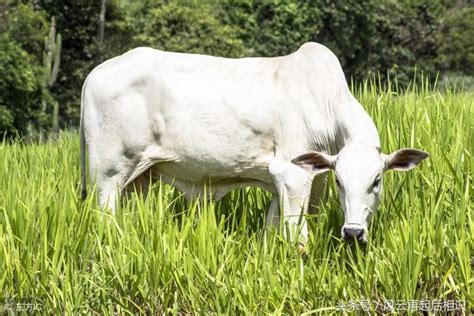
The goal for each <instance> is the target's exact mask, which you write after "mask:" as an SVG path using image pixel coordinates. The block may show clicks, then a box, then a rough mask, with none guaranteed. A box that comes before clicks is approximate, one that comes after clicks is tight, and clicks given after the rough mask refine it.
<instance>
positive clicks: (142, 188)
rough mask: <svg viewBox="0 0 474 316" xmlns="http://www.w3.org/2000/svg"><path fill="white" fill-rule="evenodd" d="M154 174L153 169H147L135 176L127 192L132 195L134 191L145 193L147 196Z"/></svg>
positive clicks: (144, 196)
mask: <svg viewBox="0 0 474 316" xmlns="http://www.w3.org/2000/svg"><path fill="white" fill-rule="evenodd" d="M151 179H152V174H151V170H147V171H145V172H144V173H142V174H140V175H139V176H138V177H136V178H135V180H133V181H132V182H131V183H130V184H129V185H128V186H127V193H128V195H129V196H130V195H131V194H132V193H133V192H136V193H137V194H141V195H143V198H146V196H147V195H148V189H149V187H150V184H151V182H150V181H151Z"/></svg>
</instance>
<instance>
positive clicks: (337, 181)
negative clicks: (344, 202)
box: [336, 178, 341, 187]
mask: <svg viewBox="0 0 474 316" xmlns="http://www.w3.org/2000/svg"><path fill="white" fill-rule="evenodd" d="M336 185H337V186H338V187H341V184H340V183H339V179H337V178H336Z"/></svg>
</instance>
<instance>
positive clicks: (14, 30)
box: [4, 4, 48, 62]
mask: <svg viewBox="0 0 474 316" xmlns="http://www.w3.org/2000/svg"><path fill="white" fill-rule="evenodd" d="M4 14H5V19H6V20H5V30H4V32H5V33H6V34H8V36H9V37H10V38H12V39H14V40H15V42H17V43H18V44H19V45H20V46H21V47H22V48H23V50H24V51H26V52H28V53H29V54H30V55H32V57H33V58H35V59H36V60H34V62H37V61H40V60H41V58H42V56H43V38H44V36H45V35H46V34H47V32H48V22H47V17H46V14H45V12H43V11H38V10H34V8H33V6H32V5H27V4H19V5H18V6H13V5H10V6H8V7H7V9H6V10H5V12H4Z"/></svg>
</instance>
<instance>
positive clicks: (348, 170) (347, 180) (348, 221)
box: [293, 142, 428, 242]
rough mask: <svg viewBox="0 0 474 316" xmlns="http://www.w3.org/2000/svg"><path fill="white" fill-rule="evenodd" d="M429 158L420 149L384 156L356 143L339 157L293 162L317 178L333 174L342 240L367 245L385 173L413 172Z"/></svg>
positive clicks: (320, 155) (302, 158)
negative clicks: (372, 216) (330, 171)
mask: <svg viewBox="0 0 474 316" xmlns="http://www.w3.org/2000/svg"><path fill="white" fill-rule="evenodd" d="M426 157H428V154H427V153H426V152H423V151H421V150H417V149H400V150H397V151H395V152H393V153H391V154H389V155H385V154H382V153H381V152H380V149H379V148H377V147H373V146H370V145H368V144H365V143H359V142H354V143H350V144H349V145H347V146H345V147H344V148H342V149H341V151H340V152H339V153H338V154H337V155H333V156H331V155H328V154H325V153H321V152H310V153H307V154H304V155H301V156H299V157H297V158H295V159H293V163H295V164H297V165H299V166H301V167H302V168H304V169H306V170H307V171H308V172H310V173H312V174H314V175H316V174H320V173H324V172H327V171H329V170H334V172H335V176H336V184H337V187H338V191H339V198H340V201H341V205H342V209H343V211H344V226H342V229H341V235H342V238H344V239H346V240H347V239H353V238H356V239H357V240H359V241H363V242H366V241H367V235H368V233H367V227H368V222H369V220H370V217H371V215H372V213H373V212H374V211H375V210H376V209H377V206H378V204H379V202H380V197H381V194H382V184H383V173H384V172H385V171H387V170H398V171H408V170H411V169H413V168H414V167H416V165H418V163H420V161H422V160H423V159H425V158H426Z"/></svg>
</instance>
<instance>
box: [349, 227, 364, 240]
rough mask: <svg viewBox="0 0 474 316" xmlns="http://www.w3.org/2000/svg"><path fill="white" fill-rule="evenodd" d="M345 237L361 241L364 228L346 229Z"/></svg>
mask: <svg viewBox="0 0 474 316" xmlns="http://www.w3.org/2000/svg"><path fill="white" fill-rule="evenodd" d="M344 236H345V237H346V239H352V238H354V237H355V238H357V239H358V240H361V239H362V237H363V236H364V229H362V228H344Z"/></svg>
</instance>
